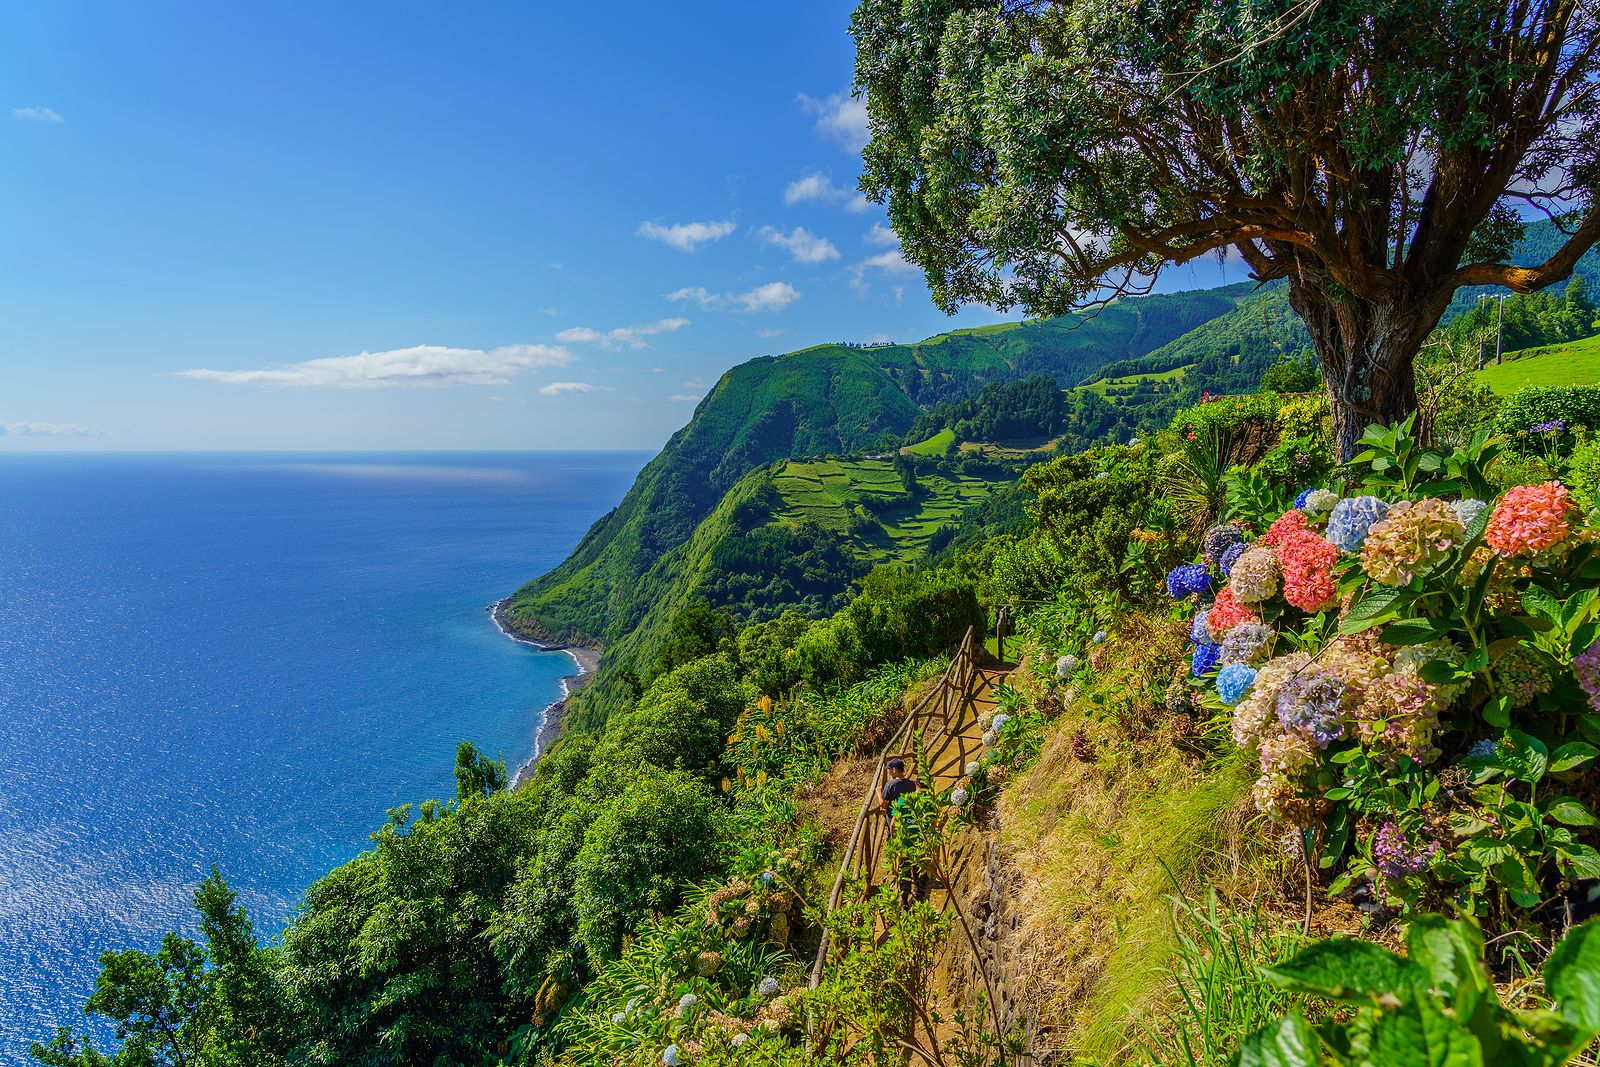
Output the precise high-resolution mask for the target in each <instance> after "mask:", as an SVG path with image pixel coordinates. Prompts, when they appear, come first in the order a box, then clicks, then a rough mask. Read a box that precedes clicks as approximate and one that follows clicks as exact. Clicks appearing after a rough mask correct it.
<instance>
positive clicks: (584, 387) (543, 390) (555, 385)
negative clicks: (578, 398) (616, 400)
mask: <svg viewBox="0 0 1600 1067" xmlns="http://www.w3.org/2000/svg"><path fill="white" fill-rule="evenodd" d="M610 391H611V390H610V389H608V388H606V387H605V386H603V385H590V384H589V383H588V382H551V383H550V384H549V385H542V386H540V387H539V395H540V396H564V395H565V394H567V393H609V392H610Z"/></svg>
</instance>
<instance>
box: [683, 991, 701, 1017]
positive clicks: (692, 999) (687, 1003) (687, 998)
mask: <svg viewBox="0 0 1600 1067" xmlns="http://www.w3.org/2000/svg"><path fill="white" fill-rule="evenodd" d="M699 1002H700V998H699V997H697V996H695V995H694V994H693V993H685V994H684V995H683V996H681V997H679V998H678V1017H679V1018H682V1017H683V1016H685V1015H688V1014H689V1009H691V1008H693V1007H694V1006H695V1005H696V1004H698V1003H699Z"/></svg>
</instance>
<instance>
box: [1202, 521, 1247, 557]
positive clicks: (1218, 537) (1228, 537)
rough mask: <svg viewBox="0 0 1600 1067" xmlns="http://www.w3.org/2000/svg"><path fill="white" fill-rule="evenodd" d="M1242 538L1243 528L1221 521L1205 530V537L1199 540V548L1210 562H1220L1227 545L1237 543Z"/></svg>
mask: <svg viewBox="0 0 1600 1067" xmlns="http://www.w3.org/2000/svg"><path fill="white" fill-rule="evenodd" d="M1243 540H1244V531H1243V530H1241V529H1239V527H1237V526H1235V525H1234V524H1233V523H1231V522H1229V523H1223V524H1222V525H1220V526H1213V527H1211V529H1209V530H1207V531H1206V535H1205V537H1204V538H1203V539H1202V540H1201V542H1200V548H1201V551H1203V552H1204V553H1205V554H1206V558H1207V559H1209V560H1210V561H1211V562H1212V563H1220V562H1221V561H1222V554H1223V553H1224V552H1226V551H1227V550H1228V546H1229V545H1237V544H1239V543H1240V542H1242V541H1243Z"/></svg>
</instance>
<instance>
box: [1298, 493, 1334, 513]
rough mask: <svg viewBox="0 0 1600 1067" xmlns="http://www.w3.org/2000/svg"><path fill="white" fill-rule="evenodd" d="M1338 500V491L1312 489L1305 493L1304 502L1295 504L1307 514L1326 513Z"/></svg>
mask: <svg viewBox="0 0 1600 1067" xmlns="http://www.w3.org/2000/svg"><path fill="white" fill-rule="evenodd" d="M1338 502H1339V494H1338V493H1335V492H1333V491H1332V490H1330V489H1313V490H1311V492H1309V493H1307V494H1306V501H1305V503H1304V504H1300V505H1297V506H1298V507H1299V508H1300V510H1301V511H1304V512H1305V513H1307V514H1308V515H1326V514H1327V513H1328V512H1330V511H1332V510H1333V506H1334V505H1335V504H1337V503H1338Z"/></svg>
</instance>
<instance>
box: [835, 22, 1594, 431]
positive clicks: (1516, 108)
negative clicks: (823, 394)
mask: <svg viewBox="0 0 1600 1067" xmlns="http://www.w3.org/2000/svg"><path fill="white" fill-rule="evenodd" d="M1595 20H1596V15H1595V11H1594V9H1593V7H1592V6H1591V5H1587V4H1586V3H1584V2H1582V0H1515V2H1513V3H1510V4H1504V3H1492V2H1489V0H1255V2H1252V3H1248V4H1245V3H1238V2H1236V0H1224V2H1222V3H1213V2H1210V0H1133V2H1125V0H922V2H918V3H911V2H908V0H862V2H861V5H860V7H859V8H858V9H857V10H856V13H855V16H854V20H853V30H854V33H855V36H856V47H857V51H856V86H857V89H858V91H861V92H864V93H865V96H866V101H867V109H868V114H869V116H870V120H871V131H872V138H871V141H870V143H869V144H868V145H867V147H866V150H865V153H864V155H865V171H864V174H863V177H862V188H863V190H865V191H866V192H867V193H868V195H869V196H871V197H873V198H874V199H876V200H878V201H879V202H884V201H887V204H888V209H889V217H890V220H891V222H892V223H893V225H894V228H895V230H896V232H897V233H898V234H899V235H900V237H901V240H902V247H903V252H904V254H905V256H906V258H907V259H908V260H910V261H912V262H914V263H916V264H917V265H918V266H920V267H921V268H922V269H923V270H924V271H925V272H926V274H927V276H928V281H929V284H930V286H931V287H932V289H933V296H934V300H935V302H936V303H938V304H939V305H940V306H942V307H943V308H945V309H946V310H954V309H955V308H956V307H957V306H959V305H960V304H962V303H966V302H972V301H977V302H983V303H987V304H990V305H994V306H999V307H1011V306H1014V305H1021V306H1022V307H1024V308H1025V309H1026V310H1027V311H1028V312H1030V313H1032V314H1041V315H1052V314H1060V313H1062V312H1065V311H1067V310H1071V309H1074V308H1081V307H1083V306H1086V305H1092V304H1097V303H1104V302H1105V301H1107V300H1108V299H1113V298H1115V297H1118V296H1123V295H1127V294H1137V293H1142V292H1148V291H1149V290H1150V288H1151V287H1152V286H1153V285H1154V283H1155V280H1156V278H1157V276H1158V274H1159V273H1160V271H1161V270H1162V268H1163V267H1164V266H1166V265H1169V264H1177V263H1185V262H1188V261H1190V260H1193V259H1195V258H1197V257H1199V256H1203V255H1206V254H1208V253H1214V254H1218V255H1222V254H1226V253H1228V252H1229V251H1232V252H1234V253H1236V254H1237V255H1238V256H1240V257H1241V258H1242V259H1243V260H1244V262H1245V263H1246V264H1247V265H1248V266H1249V268H1250V270H1251V272H1252V274H1253V276H1254V277H1255V278H1257V279H1259V280H1261V281H1269V280H1272V279H1279V278H1282V279H1287V280H1288V284H1289V302H1290V304H1291V305H1292V306H1293V307H1294V309H1295V310H1296V311H1297V312H1299V314H1300V316H1301V318H1302V319H1303V320H1304V321H1305V324H1306V327H1307V328H1308V330H1309V331H1310V334H1311V338H1312V342H1313V346H1314V348H1315V350H1316V354H1317V357H1318V359H1319V361H1320V363H1321V366H1322V371H1323V375H1324V379H1325V381H1326V384H1327V388H1328V392H1329V396H1330V400H1331V402H1332V408H1333V412H1334V420H1335V429H1336V433H1337V437H1338V441H1339V445H1340V450H1341V452H1342V454H1343V455H1345V456H1348V455H1349V454H1350V453H1351V451H1352V450H1353V448H1354V444H1355V441H1356V439H1357V438H1358V437H1359V436H1360V435H1361V432H1362V430H1363V428H1364V427H1365V426H1366V425H1367V424H1369V423H1373V422H1389V421H1392V420H1394V419H1397V418H1399V417H1400V416H1402V415H1404V414H1405V413H1406V412H1407V411H1408V410H1410V409H1411V408H1412V407H1414V405H1415V401H1416V389H1415V382H1414V378H1413V369H1412V365H1413V359H1414V357H1415V356H1416V353H1417V351H1418V349H1419V348H1420V347H1421V345H1422V343H1423V341H1424V340H1425V339H1426V338H1427V336H1428V334H1429V333H1430V331H1431V330H1432V329H1433V327H1434V326H1435V325H1436V324H1437V322H1438V321H1439V318H1440V316H1441V315H1442V314H1443V312H1444V311H1445V309H1446V307H1447V306H1448V305H1449V302H1450V298H1451V295H1452V294H1453V293H1454V292H1455V291H1456V290H1457V289H1459V288H1461V287H1462V286H1468V285H1498V286H1506V287H1509V288H1511V289H1513V290H1516V291H1517V292H1521V293H1527V292H1532V291H1534V290H1537V289H1539V288H1542V287H1544V286H1546V285H1549V284H1551V283H1553V282H1556V281H1560V280H1561V279H1564V278H1566V277H1568V276H1569V274H1570V273H1571V271H1572V268H1573V266H1574V264H1575V263H1576V262H1577V260H1578V258H1579V257H1580V256H1581V255H1582V254H1583V253H1584V252H1585V251H1586V250H1587V249H1588V248H1590V247H1591V246H1592V245H1594V244H1595V242H1596V240H1597V239H1600V211H1597V210H1596V208H1595V200H1594V193H1595V188H1596V184H1597V180H1600V102H1597V96H1600V88H1597V83H1596V67H1597V52H1600V33H1597V30H1596V21H1595ZM1532 212H1543V213H1545V214H1547V215H1550V216H1551V217H1553V218H1556V219H1557V220H1558V222H1559V223H1560V225H1561V226H1562V227H1563V228H1564V232H1565V233H1566V234H1567V236H1566V238H1565V240H1564V241H1563V242H1562V243H1561V244H1560V245H1559V247H1558V249H1557V250H1556V251H1555V252H1554V253H1553V254H1552V255H1550V256H1549V258H1548V259H1546V260H1545V261H1544V262H1543V263H1541V264H1539V265H1537V266H1533V267H1521V266H1516V265H1513V264H1511V263H1510V262H1508V261H1507V260H1508V257H1509V255H1510V252H1511V249H1512V246H1513V245H1514V244H1515V242H1516V241H1517V240H1518V239H1519V238H1520V236H1521V234H1522V223H1521V221H1520V220H1521V219H1522V218H1523V217H1526V216H1528V215H1529V214H1530V213H1532Z"/></svg>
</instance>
